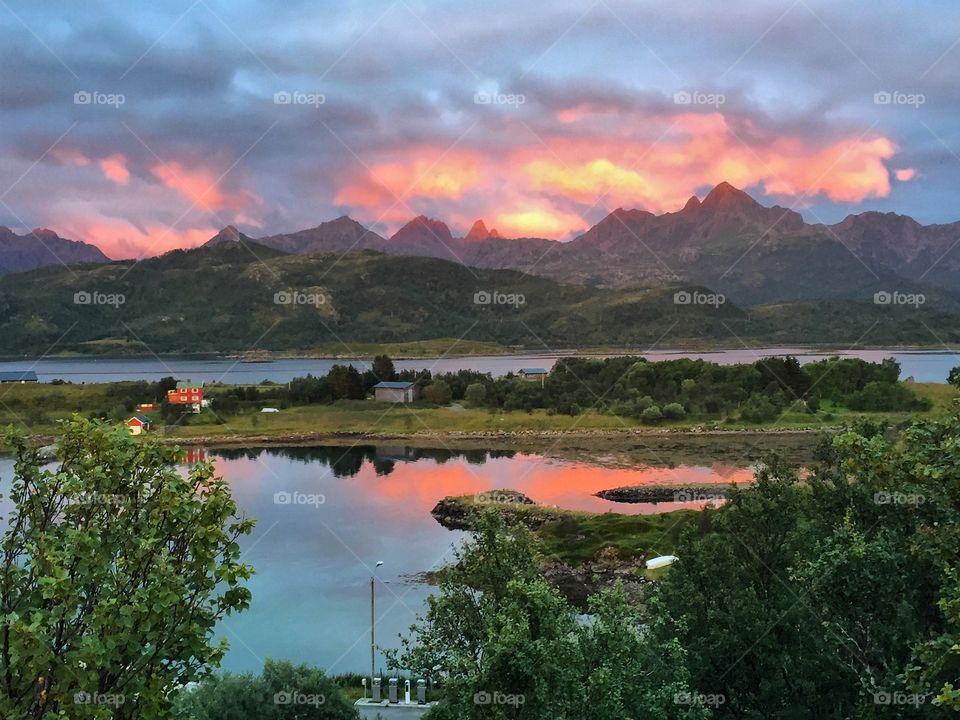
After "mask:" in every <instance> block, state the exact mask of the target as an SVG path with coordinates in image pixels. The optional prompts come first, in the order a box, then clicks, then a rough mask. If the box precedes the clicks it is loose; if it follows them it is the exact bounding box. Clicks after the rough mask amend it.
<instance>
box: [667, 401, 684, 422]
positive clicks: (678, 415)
mask: <svg viewBox="0 0 960 720" xmlns="http://www.w3.org/2000/svg"><path fill="white" fill-rule="evenodd" d="M686 415H687V411H686V410H684V408H683V405H681V404H680V403H667V404H666V405H664V406H663V417H664V418H665V419H667V420H682V419H683V418H684V417H686Z"/></svg>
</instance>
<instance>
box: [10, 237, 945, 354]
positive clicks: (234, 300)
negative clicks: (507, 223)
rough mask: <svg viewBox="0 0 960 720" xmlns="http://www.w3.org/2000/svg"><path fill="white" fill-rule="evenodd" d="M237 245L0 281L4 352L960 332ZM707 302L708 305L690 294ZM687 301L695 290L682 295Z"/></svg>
mask: <svg viewBox="0 0 960 720" xmlns="http://www.w3.org/2000/svg"><path fill="white" fill-rule="evenodd" d="M240 240H241V238H237V239H236V241H234V242H226V241H223V242H219V243H215V244H213V245H211V246H207V247H201V248H197V249H193V250H175V251H172V252H169V253H166V254H164V255H161V256H159V257H154V258H149V259H147V260H143V261H139V262H136V261H133V260H120V261H113V262H109V263H106V264H88V265H82V266H75V267H72V268H66V267H63V266H61V265H54V266H49V267H43V268H38V269H36V270H32V271H29V272H19V273H9V274H7V275H5V276H3V277H2V278H0V355H3V356H6V357H11V356H20V357H22V356H30V357H35V356H37V355H39V354H43V353H49V352H51V351H55V352H56V353H69V354H85V355H98V354H99V355H123V354H129V355H140V356H142V355H147V354H153V353H169V354H182V353H244V352H246V351H249V350H252V349H255V350H258V351H259V350H274V351H314V352H316V351H318V350H319V351H320V352H324V353H336V354H354V353H359V352H361V350H360V348H362V347H363V345H364V344H366V343H376V344H397V343H412V342H415V341H428V342H431V343H433V345H434V347H440V349H439V350H438V351H437V352H439V353H441V354H445V353H447V352H453V353H455V352H462V351H463V350H464V348H466V347H478V345H482V346H484V352H496V351H497V350H498V349H500V350H519V349H525V350H536V351H541V352H542V351H548V350H550V349H558V348H577V347H581V348H582V347H611V348H613V347H616V348H627V349H633V350H635V351H643V350H644V349H647V348H650V347H652V346H654V345H661V346H668V347H669V346H673V347H676V346H682V345H687V346H690V345H699V346H710V345H716V344H724V345H727V346H730V345H736V346H740V345H741V343H746V344H751V343H759V344H782V345H789V344H794V343H811V344H844V345H845V346H849V345H851V344H854V343H858V342H859V343H861V344H864V345H891V344H897V343H904V344H931V343H933V342H934V341H935V340H936V339H937V338H939V339H940V340H941V341H942V342H957V341H960V300H958V299H957V297H955V296H953V295H951V294H949V293H945V292H942V291H938V292H939V293H940V294H938V295H931V296H929V297H928V298H927V301H926V303H925V304H924V305H923V306H922V307H911V306H908V305H899V306H893V305H877V304H875V303H874V302H873V301H872V298H871V299H870V301H858V300H843V299H834V300H815V301H799V302H792V303H776V304H767V305H754V306H750V307H744V306H741V305H738V304H736V303H734V302H732V301H729V300H728V301H727V302H720V301H714V302H711V301H710V298H711V297H714V296H712V295H711V293H710V291H709V290H708V289H707V288H704V287H695V286H690V285H677V284H674V283H664V284H659V285H657V286H655V287H649V288H639V289H637V288H634V289H614V288H599V287H592V286H588V285H575V284H562V283H558V282H556V281H554V280H550V279H548V278H542V277H537V276H535V275H529V274H525V273H521V272H517V271H515V270H498V269H477V268H471V267H468V266H466V265H463V264H461V263H457V262H451V261H448V260H443V259H440V258H430V257H414V256H393V255H387V254H384V253H382V252H376V251H371V250H360V251H351V252H340V251H337V252H327V253H310V254H306V255H297V254H290V253H287V252H285V251H283V250H279V249H276V248H273V247H268V246H266V245H261V244H259V243H257V242H255V241H252V240H243V243H241V242H240ZM694 296H698V297H701V298H704V300H705V301H704V302H695V301H693V300H692V299H691V298H692V297H694ZM678 297H681V298H682V297H686V300H683V299H680V300H678Z"/></svg>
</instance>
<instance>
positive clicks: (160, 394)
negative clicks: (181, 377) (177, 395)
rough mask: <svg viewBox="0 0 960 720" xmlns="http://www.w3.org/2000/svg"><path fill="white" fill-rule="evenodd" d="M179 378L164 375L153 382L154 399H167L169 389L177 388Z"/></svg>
mask: <svg viewBox="0 0 960 720" xmlns="http://www.w3.org/2000/svg"><path fill="white" fill-rule="evenodd" d="M176 388H177V379H176V378H175V377H170V376H169V375H168V376H167V377H162V378H160V379H159V380H157V382H155V383H154V384H153V399H154V400H155V401H156V402H163V401H164V400H166V399H167V391H169V390H176Z"/></svg>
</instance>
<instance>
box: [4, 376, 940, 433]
mask: <svg viewBox="0 0 960 720" xmlns="http://www.w3.org/2000/svg"><path fill="white" fill-rule="evenodd" d="M132 385H133V384H132V383H112V384H88V385H51V384H24V385H20V384H9V385H0V425H3V426H6V425H13V426H14V428H15V429H16V430H17V431H18V432H21V433H24V434H30V435H51V434H53V433H55V431H56V428H57V421H59V420H63V419H66V418H68V417H70V416H71V415H72V414H73V413H81V414H84V415H89V414H101V413H103V414H106V415H107V416H108V417H110V418H111V419H114V420H117V421H122V420H124V419H126V418H127V417H129V416H130V415H131V414H132V412H131V411H130V410H128V409H126V408H125V407H124V405H123V403H122V398H123V397H125V396H126V395H127V394H128V393H129V389H130V388H131V387H132ZM908 386H909V387H910V388H911V389H913V390H914V391H915V392H916V393H917V394H919V395H921V396H923V397H926V398H929V399H930V400H931V401H932V402H933V407H932V409H931V410H930V411H928V412H926V413H909V412H900V413H865V412H851V411H849V410H846V409H843V408H832V407H829V405H828V404H827V403H824V405H823V407H822V408H821V410H820V412H818V413H817V414H816V415H810V414H805V413H790V412H787V413H785V414H783V415H782V416H780V417H779V418H778V419H777V420H775V421H772V422H770V423H764V424H761V425H752V424H749V423H743V422H742V421H734V422H730V421H722V420H718V419H702V418H687V419H685V420H683V421H679V422H674V423H662V424H660V425H657V426H645V425H641V424H640V423H639V422H638V421H637V420H634V419H632V418H626V417H618V416H613V415H607V414H603V413H600V412H595V411H587V412H585V413H583V414H582V415H579V416H574V417H571V416H567V415H556V414H550V413H548V412H546V411H543V410H538V411H534V412H529V413H528V412H523V411H514V412H490V411H488V410H486V409H477V408H469V407H461V406H459V405H455V406H451V407H444V408H437V407H430V406H427V405H424V404H418V405H416V406H394V405H388V404H385V403H378V402H375V401H373V400H366V401H363V400H358V401H340V402H337V403H335V404H333V405H306V406H298V407H291V408H287V409H283V410H281V411H280V412H279V413H275V414H264V413H260V412H258V411H256V410H254V409H250V410H246V411H244V412H241V413H239V414H237V415H232V416H227V417H219V416H218V415H217V414H216V413H215V412H214V411H210V410H207V411H204V412H203V413H201V414H200V415H196V416H188V417H186V418H185V419H184V422H182V423H181V424H179V425H178V426H176V427H175V428H172V429H171V430H170V432H169V435H170V436H172V437H176V438H183V439H190V438H215V437H236V436H245V435H250V436H257V437H277V438H282V437H284V436H287V435H303V434H311V433H316V434H324V433H337V432H349V433H385V434H391V435H404V434H412V433H451V432H459V433H479V432H505V433H511V432H525V431H526V432H553V431H570V430H583V431H590V430H592V431H617V430H625V429H635V428H645V429H650V430H656V429H661V430H671V429H674V430H683V429H689V428H694V427H697V428H700V429H704V430H709V429H717V430H739V429H745V430H751V429H817V428H825V427H833V426H837V425H841V424H843V423H849V422H854V421H856V420H858V419H872V420H881V419H883V420H887V421H889V422H892V423H902V422H907V421H909V420H911V419H912V418H914V417H920V416H928V417H936V416H939V415H943V414H944V413H946V412H947V411H948V410H949V408H950V407H951V404H952V401H953V399H954V398H956V397H957V391H956V390H955V389H954V388H953V387H952V386H950V385H945V384H936V383H908ZM149 399H150V398H143V400H149ZM153 419H154V420H155V422H156V423H157V425H158V427H159V418H153Z"/></svg>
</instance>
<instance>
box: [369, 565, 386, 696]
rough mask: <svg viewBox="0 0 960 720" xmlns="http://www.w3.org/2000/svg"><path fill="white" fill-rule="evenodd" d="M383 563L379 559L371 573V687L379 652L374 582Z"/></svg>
mask: <svg viewBox="0 0 960 720" xmlns="http://www.w3.org/2000/svg"><path fill="white" fill-rule="evenodd" d="M381 565H383V560H378V561H377V564H376V565H374V566H373V572H372V573H370V687H371V688H372V687H373V678H374V676H375V673H376V664H377V660H376V652H377V643H376V640H375V634H374V626H375V625H376V624H377V619H376V614H375V612H376V611H375V607H376V596H375V594H374V588H373V584H374V581H375V579H376V576H377V568H378V567H380V566H381Z"/></svg>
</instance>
